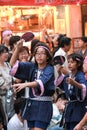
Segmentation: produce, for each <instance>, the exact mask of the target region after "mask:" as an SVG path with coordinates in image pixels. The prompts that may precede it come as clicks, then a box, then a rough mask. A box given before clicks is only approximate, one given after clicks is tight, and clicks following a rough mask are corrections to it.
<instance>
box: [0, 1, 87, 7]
mask: <svg viewBox="0 0 87 130" xmlns="http://www.w3.org/2000/svg"><path fill="white" fill-rule="evenodd" d="M61 4H87V0H0V6H3V5H8V6H9V5H12V6H44V5H52V6H55V5H61Z"/></svg>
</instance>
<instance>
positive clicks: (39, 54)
mask: <svg viewBox="0 0 87 130" xmlns="http://www.w3.org/2000/svg"><path fill="white" fill-rule="evenodd" d="M47 59H48V57H47V54H46V51H45V49H44V48H43V47H39V48H38V49H37V51H36V54H35V60H36V62H37V64H40V65H45V64H46V62H47Z"/></svg>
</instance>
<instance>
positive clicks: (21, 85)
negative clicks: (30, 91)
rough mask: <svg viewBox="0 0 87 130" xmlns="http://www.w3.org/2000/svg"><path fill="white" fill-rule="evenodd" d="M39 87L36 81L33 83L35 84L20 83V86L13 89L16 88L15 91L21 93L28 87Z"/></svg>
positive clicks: (17, 85)
mask: <svg viewBox="0 0 87 130" xmlns="http://www.w3.org/2000/svg"><path fill="white" fill-rule="evenodd" d="M37 86H38V82H36V81H33V82H25V83H19V84H14V85H13V87H14V90H15V91H16V92H19V91H20V90H22V89H24V88H26V87H33V88H35V87H37Z"/></svg>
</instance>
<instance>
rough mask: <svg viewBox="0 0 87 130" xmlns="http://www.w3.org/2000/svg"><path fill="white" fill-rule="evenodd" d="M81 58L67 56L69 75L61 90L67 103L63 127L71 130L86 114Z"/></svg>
mask: <svg viewBox="0 0 87 130" xmlns="http://www.w3.org/2000/svg"><path fill="white" fill-rule="evenodd" d="M82 65H83V57H82V56H81V55H79V54H75V53H73V54H70V55H69V56H68V68H69V70H70V71H71V73H70V74H69V75H67V76H65V77H64V80H63V82H62V85H61V86H62V89H63V90H64V91H65V93H66V97H67V98H68V103H67V106H66V109H65V125H66V128H67V130H73V129H74V127H75V125H76V124H78V122H79V121H80V120H81V119H82V118H83V116H84V114H85V112H86V107H85V106H86V105H87V97H86V86H87V84H86V80H85V77H84V74H83V72H82Z"/></svg>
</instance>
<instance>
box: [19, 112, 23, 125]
mask: <svg viewBox="0 0 87 130" xmlns="http://www.w3.org/2000/svg"><path fill="white" fill-rule="evenodd" d="M18 119H19V120H20V121H21V122H22V123H24V120H23V119H22V118H21V116H20V114H18Z"/></svg>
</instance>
